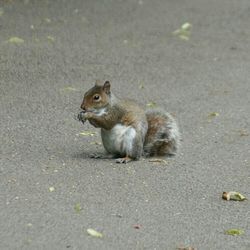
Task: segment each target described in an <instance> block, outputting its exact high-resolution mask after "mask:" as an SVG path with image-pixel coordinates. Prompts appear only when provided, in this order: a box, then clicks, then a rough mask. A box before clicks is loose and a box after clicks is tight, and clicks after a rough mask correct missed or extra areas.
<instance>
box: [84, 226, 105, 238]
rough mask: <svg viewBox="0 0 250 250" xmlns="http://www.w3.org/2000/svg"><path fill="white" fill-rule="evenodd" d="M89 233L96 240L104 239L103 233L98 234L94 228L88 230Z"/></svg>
mask: <svg viewBox="0 0 250 250" xmlns="http://www.w3.org/2000/svg"><path fill="white" fill-rule="evenodd" d="M87 233H88V234H89V235H91V236H93V237H96V238H102V237H103V234H102V233H99V232H97V231H96V230H94V229H92V228H88V229H87Z"/></svg>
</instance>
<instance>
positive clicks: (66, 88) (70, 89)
mask: <svg viewBox="0 0 250 250" xmlns="http://www.w3.org/2000/svg"><path fill="white" fill-rule="evenodd" d="M61 90H63V91H78V90H77V89H76V88H74V87H70V86H68V87H64V88H62V89H61Z"/></svg>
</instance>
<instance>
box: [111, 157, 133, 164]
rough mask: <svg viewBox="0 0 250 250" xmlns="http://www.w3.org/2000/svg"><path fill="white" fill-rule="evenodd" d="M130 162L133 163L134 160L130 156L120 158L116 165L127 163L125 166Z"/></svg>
mask: <svg viewBox="0 0 250 250" xmlns="http://www.w3.org/2000/svg"><path fill="white" fill-rule="evenodd" d="M130 161H132V159H131V158H130V157H128V156H126V157H123V158H118V159H116V160H115V162H116V163H125V164H127V163H128V162H130Z"/></svg>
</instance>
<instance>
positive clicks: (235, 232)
mask: <svg viewBox="0 0 250 250" xmlns="http://www.w3.org/2000/svg"><path fill="white" fill-rule="evenodd" d="M244 233H245V232H244V230H242V229H229V230H226V231H225V234H228V235H242V234H244Z"/></svg>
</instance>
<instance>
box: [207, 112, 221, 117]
mask: <svg viewBox="0 0 250 250" xmlns="http://www.w3.org/2000/svg"><path fill="white" fill-rule="evenodd" d="M216 116H219V113H217V112H212V113H210V114H208V118H213V117H216Z"/></svg>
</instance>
